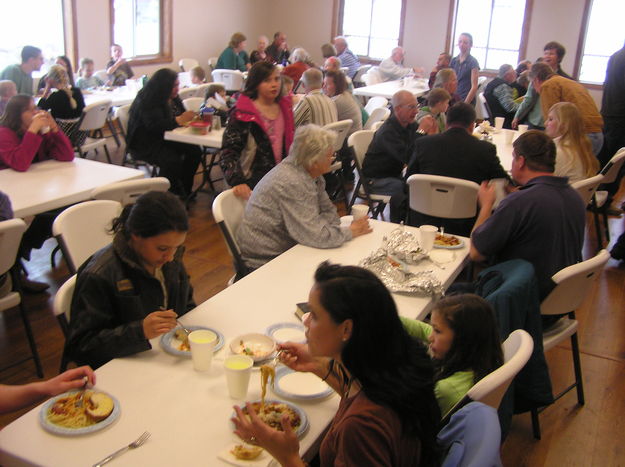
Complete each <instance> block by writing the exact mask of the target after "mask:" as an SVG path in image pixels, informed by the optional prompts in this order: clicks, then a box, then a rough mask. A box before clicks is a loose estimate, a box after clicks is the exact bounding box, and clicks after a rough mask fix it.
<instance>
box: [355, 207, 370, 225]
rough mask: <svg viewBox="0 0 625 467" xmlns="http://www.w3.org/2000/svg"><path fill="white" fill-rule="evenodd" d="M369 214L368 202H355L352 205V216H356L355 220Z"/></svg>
mask: <svg viewBox="0 0 625 467" xmlns="http://www.w3.org/2000/svg"><path fill="white" fill-rule="evenodd" d="M367 214H369V206H367V205H366V204H354V205H353V206H352V216H354V220H355V221H357V220H360V219H362V218H363V217H367Z"/></svg>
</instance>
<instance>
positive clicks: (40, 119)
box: [27, 110, 50, 134]
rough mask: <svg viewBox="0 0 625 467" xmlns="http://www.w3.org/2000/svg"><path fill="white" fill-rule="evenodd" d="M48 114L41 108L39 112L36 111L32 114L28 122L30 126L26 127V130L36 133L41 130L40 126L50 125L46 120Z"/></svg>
mask: <svg viewBox="0 0 625 467" xmlns="http://www.w3.org/2000/svg"><path fill="white" fill-rule="evenodd" d="M48 115H49V114H48V112H46V111H45V110H41V111H40V112H37V113H36V114H35V115H33V119H32V121H31V122H30V126H29V127H28V130H27V131H29V132H31V133H35V134H37V133H40V132H41V129H42V128H45V127H47V126H50V124H49V122H48Z"/></svg>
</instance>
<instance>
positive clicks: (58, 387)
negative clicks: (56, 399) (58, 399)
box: [41, 366, 95, 396]
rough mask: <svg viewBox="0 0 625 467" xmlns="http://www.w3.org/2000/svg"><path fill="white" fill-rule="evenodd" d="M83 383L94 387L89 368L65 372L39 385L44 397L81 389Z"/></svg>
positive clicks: (91, 372) (92, 376)
mask: <svg viewBox="0 0 625 467" xmlns="http://www.w3.org/2000/svg"><path fill="white" fill-rule="evenodd" d="M85 382H86V383H87V385H88V386H89V387H93V386H95V373H94V372H93V370H92V369H91V367H89V366H81V367H79V368H73V369H71V370H67V371H66V372H64V373H61V374H60V375H58V376H55V377H54V378H51V379H49V380H48V381H44V382H42V383H41V385H42V388H43V390H44V392H45V394H46V395H48V396H56V395H57V394H61V393H64V392H67V391H70V390H72V389H78V388H81V387H83V386H84V385H85Z"/></svg>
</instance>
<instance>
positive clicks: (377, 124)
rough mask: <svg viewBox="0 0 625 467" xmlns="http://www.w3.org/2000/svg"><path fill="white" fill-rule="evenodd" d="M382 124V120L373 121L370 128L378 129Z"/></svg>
mask: <svg viewBox="0 0 625 467" xmlns="http://www.w3.org/2000/svg"><path fill="white" fill-rule="evenodd" d="M382 125H384V122H375V123H374V124H373V125H371V129H372V130H373V131H378V130H379V129H380V127H381V126H382Z"/></svg>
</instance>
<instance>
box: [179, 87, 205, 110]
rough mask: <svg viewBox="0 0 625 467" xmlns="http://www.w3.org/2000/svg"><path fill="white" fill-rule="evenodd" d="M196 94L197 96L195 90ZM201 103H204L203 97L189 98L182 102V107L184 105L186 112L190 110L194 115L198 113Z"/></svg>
mask: <svg viewBox="0 0 625 467" xmlns="http://www.w3.org/2000/svg"><path fill="white" fill-rule="evenodd" d="M196 94H197V89H196ZM203 103H204V98H203V97H189V98H187V99H185V100H183V101H182V105H184V108H185V109H186V110H191V111H193V112H195V113H198V112H199V111H200V107H202V104H203Z"/></svg>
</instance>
